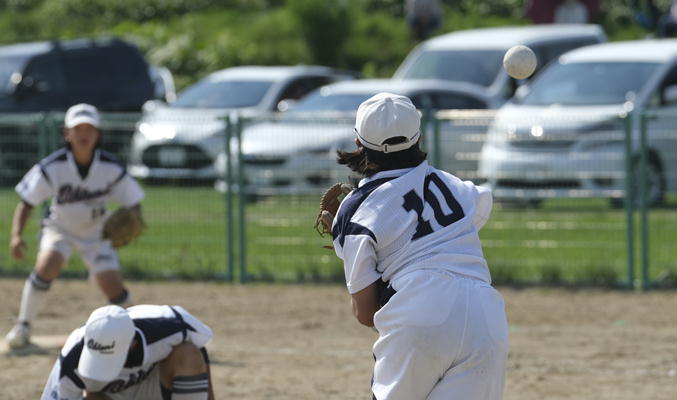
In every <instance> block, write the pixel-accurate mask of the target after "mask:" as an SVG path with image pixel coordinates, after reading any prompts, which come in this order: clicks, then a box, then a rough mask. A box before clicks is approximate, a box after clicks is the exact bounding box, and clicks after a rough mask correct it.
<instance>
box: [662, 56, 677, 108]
mask: <svg viewBox="0 0 677 400" xmlns="http://www.w3.org/2000/svg"><path fill="white" fill-rule="evenodd" d="M676 87H677V66H674V67H672V68H671V69H670V70H669V71H668V73H667V74H666V75H665V78H663V80H662V81H661V84H660V86H659V88H658V105H659V106H666V105H670V106H674V105H675V104H676V103H677V100H676V99H675V98H674V97H675V93H674V91H677V89H675V88H676ZM668 88H670V91H672V92H673V93H670V94H669V95H668V93H666V89H668ZM666 95H668V96H666Z"/></svg>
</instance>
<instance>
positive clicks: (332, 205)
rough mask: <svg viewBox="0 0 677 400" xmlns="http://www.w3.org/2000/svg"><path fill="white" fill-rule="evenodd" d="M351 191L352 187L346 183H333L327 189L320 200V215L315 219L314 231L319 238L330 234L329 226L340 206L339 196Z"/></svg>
mask: <svg viewBox="0 0 677 400" xmlns="http://www.w3.org/2000/svg"><path fill="white" fill-rule="evenodd" d="M352 190H353V187H352V185H350V184H347V183H335V184H334V185H333V186H332V187H330V188H329V189H327V191H325V192H324V194H323V195H322V198H321V199H320V213H319V214H317V218H316V219H315V230H316V231H317V233H319V234H320V236H324V234H325V233H331V225H332V223H333V222H334V217H335V216H336V212H337V211H338V209H339V205H341V196H344V195H347V194H348V193H350V192H351V191H352Z"/></svg>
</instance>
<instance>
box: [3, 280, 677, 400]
mask: <svg viewBox="0 0 677 400" xmlns="http://www.w3.org/2000/svg"><path fill="white" fill-rule="evenodd" d="M22 285H23V281H22V280H0V293H2V295H3V303H4V304H5V305H6V307H3V310H2V314H1V316H0V330H1V331H2V334H4V332H6V331H7V330H8V329H9V328H10V326H11V323H12V320H13V318H14V315H15V314H16V312H17V308H18V302H19V296H20V291H21V287H22ZM130 287H131V289H132V290H133V294H134V296H135V299H136V300H137V302H138V303H155V304H180V305H183V306H184V307H186V308H187V309H188V310H189V311H191V312H192V313H194V314H196V315H197V316H199V317H200V318H201V319H203V320H204V321H205V322H207V323H208V324H209V325H210V326H211V327H212V328H213V329H214V332H215V340H214V342H213V343H212V345H211V347H210V354H211V356H212V360H213V365H212V375H213V379H214V382H215V387H216V394H217V398H218V399H368V398H370V392H369V379H370V376H371V368H372V358H371V344H372V342H373V341H374V339H375V333H374V332H372V331H371V330H369V329H366V328H362V327H361V326H359V325H358V324H357V322H355V321H354V320H353V318H352V316H351V315H350V310H349V307H348V300H349V298H348V295H347V293H346V292H345V290H344V288H342V287H340V286H309V285H308V286H280V285H250V286H238V285H219V284H205V283H202V284H200V283H135V282H132V283H131V284H130ZM500 290H501V292H502V293H503V295H504V297H505V299H506V304H507V310H508V317H509V320H510V325H511V330H510V332H511V354H510V363H509V371H508V382H507V386H506V395H505V398H506V399H511V400H518V399H519V400H542V399H548V400H549V399H595V400H602V399H614V400H622V399H633V400H636V399H647V400H648V399H651V400H661V399H666V400H667V399H675V398H677V312H676V311H675V309H676V308H677V307H676V306H677V293H675V292H661V293H650V294H646V295H645V294H636V293H623V292H606V291H591V290H581V291H568V290H547V289H528V290H514V289H507V288H502V289H500ZM99 305H103V302H102V297H101V296H100V295H99V293H98V292H97V291H96V290H95V289H94V288H93V287H92V286H91V285H90V284H89V283H87V282H83V281H65V280H62V281H58V282H57V283H56V284H55V285H54V287H53V289H52V291H51V293H50V297H49V304H48V306H47V307H46V309H45V311H44V312H43V314H42V319H41V320H40V321H39V322H38V323H37V324H36V326H35V331H36V333H42V334H46V333H52V334H58V333H67V332H70V331H71V330H72V329H74V328H76V327H78V326H79V325H80V324H82V323H83V321H85V319H86V318H87V315H88V314H89V311H90V310H91V309H92V308H93V307H96V306H99ZM55 357H56V352H52V353H51V354H48V355H32V356H21V357H19V356H14V357H8V356H2V357H0V371H2V372H1V373H0V399H3V400H4V399H14V400H27V399H37V398H39V395H40V393H41V392H42V387H43V385H44V382H45V380H46V377H47V375H48V372H49V370H50V368H51V366H52V364H53V363H54V360H55Z"/></svg>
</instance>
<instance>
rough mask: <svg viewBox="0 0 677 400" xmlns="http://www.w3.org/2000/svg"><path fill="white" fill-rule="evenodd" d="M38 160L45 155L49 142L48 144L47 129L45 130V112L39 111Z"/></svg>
mask: <svg viewBox="0 0 677 400" xmlns="http://www.w3.org/2000/svg"><path fill="white" fill-rule="evenodd" d="M37 128H38V129H37V130H38V160H42V159H43V158H45V157H47V154H49V153H48V149H49V144H48V138H47V136H48V130H47V114H46V113H40V117H39V118H38V126H37Z"/></svg>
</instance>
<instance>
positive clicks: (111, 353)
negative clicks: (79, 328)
mask: <svg viewBox="0 0 677 400" xmlns="http://www.w3.org/2000/svg"><path fill="white" fill-rule="evenodd" d="M135 332H136V329H135V328H134V322H132V318H131V317H130V316H129V314H127V311H126V310H125V309H124V308H122V307H120V306H112V305H111V306H105V307H101V308H97V309H96V310H94V312H92V314H91V315H90V316H89V319H88V320H87V323H86V324H85V338H84V341H85V343H84V346H83V348H82V353H81V354H80V362H79V363H78V373H79V374H80V375H82V377H84V378H87V379H92V380H95V381H100V382H109V381H111V380H113V379H114V378H115V377H117V376H118V374H119V373H120V371H122V368H123V367H124V365H125V361H126V360H127V353H128V352H129V347H130V345H131V344H132V339H134V334H135Z"/></svg>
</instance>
